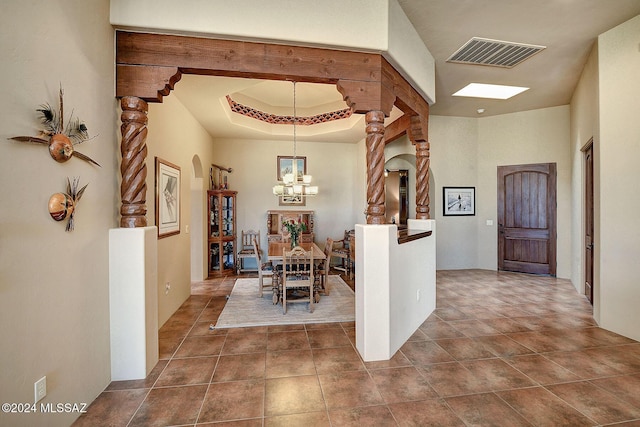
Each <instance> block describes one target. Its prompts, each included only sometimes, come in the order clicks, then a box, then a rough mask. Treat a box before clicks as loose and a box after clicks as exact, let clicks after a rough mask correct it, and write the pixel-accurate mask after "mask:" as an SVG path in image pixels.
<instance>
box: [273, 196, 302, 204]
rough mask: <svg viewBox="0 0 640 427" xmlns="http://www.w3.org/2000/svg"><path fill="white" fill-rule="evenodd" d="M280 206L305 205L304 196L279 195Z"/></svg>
mask: <svg viewBox="0 0 640 427" xmlns="http://www.w3.org/2000/svg"><path fill="white" fill-rule="evenodd" d="M279 204H280V206H305V197H304V196H300V195H295V196H280V203H279Z"/></svg>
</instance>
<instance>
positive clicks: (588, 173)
mask: <svg viewBox="0 0 640 427" xmlns="http://www.w3.org/2000/svg"><path fill="white" fill-rule="evenodd" d="M584 188H585V194H584V213H585V214H584V216H585V218H584V222H585V224H584V225H585V229H584V244H585V249H584V266H585V272H584V294H585V295H586V296H587V298H588V299H589V302H591V304H593V140H591V141H589V144H587V147H586V148H585V150H584Z"/></svg>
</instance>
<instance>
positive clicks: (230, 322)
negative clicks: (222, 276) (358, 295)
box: [215, 275, 355, 328]
mask: <svg viewBox="0 0 640 427" xmlns="http://www.w3.org/2000/svg"><path fill="white" fill-rule="evenodd" d="M267 280H269V279H267ZM267 283H268V282H267ZM354 320H355V293H354V292H353V290H351V288H350V287H349V285H347V284H346V283H345V282H344V280H342V279H341V278H340V276H337V275H335V276H329V295H322V296H321V297H320V302H319V303H318V304H315V305H314V310H313V313H309V304H305V303H298V304H287V314H282V304H276V305H274V304H273V293H272V292H271V291H270V290H268V289H265V291H264V293H263V296H262V298H260V297H259V296H258V278H255V279H254V278H251V279H237V280H236V283H235V285H234V286H233V290H232V291H231V295H230V296H229V299H228V300H227V304H226V305H225V307H224V309H223V310H222V313H220V316H219V317H218V323H216V326H215V327H216V328H238V327H246V326H266V325H288V324H300V323H328V322H352V321H354Z"/></svg>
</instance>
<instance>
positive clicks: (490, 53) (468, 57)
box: [447, 37, 546, 68]
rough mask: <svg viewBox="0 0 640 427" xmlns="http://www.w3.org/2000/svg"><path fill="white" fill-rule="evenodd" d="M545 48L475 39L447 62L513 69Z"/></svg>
mask: <svg viewBox="0 0 640 427" xmlns="http://www.w3.org/2000/svg"><path fill="white" fill-rule="evenodd" d="M545 48H546V46H536V45H532V44H522V43H513V42H505V41H500V40H491V39H481V38H478V37H474V38H472V39H471V40H469V41H468V42H467V43H465V44H464V46H462V47H461V48H460V49H458V50H457V51H456V52H455V53H454V54H453V55H451V57H450V58H449V59H447V62H457V63H460V64H475V65H491V66H494V67H504V68H511V67H515V66H516V65H518V64H519V63H521V62H522V61H524V60H526V59H529V58H531V57H532V56H533V55H535V54H536V53H538V52H540V51H541V50H542V49H545Z"/></svg>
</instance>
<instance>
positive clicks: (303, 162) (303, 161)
mask: <svg viewBox="0 0 640 427" xmlns="http://www.w3.org/2000/svg"><path fill="white" fill-rule="evenodd" d="M296 170H297V172H298V179H300V180H302V175H304V174H306V173H307V158H306V157H296ZM277 171H278V177H277V180H278V181H282V180H283V177H284V176H285V175H286V174H288V173H293V157H292V156H278V169H277Z"/></svg>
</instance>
